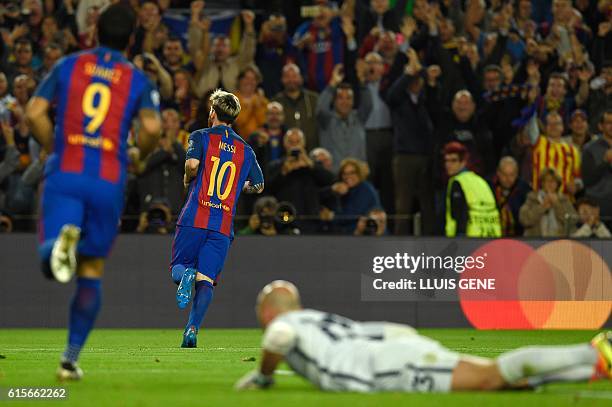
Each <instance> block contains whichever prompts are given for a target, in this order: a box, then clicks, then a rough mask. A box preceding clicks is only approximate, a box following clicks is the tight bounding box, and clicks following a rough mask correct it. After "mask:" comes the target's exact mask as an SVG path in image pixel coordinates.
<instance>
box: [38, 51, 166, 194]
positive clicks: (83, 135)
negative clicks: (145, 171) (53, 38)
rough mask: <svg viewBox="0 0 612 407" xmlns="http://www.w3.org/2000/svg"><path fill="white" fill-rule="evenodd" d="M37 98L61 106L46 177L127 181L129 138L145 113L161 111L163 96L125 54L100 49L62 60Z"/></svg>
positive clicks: (39, 88)
mask: <svg viewBox="0 0 612 407" xmlns="http://www.w3.org/2000/svg"><path fill="white" fill-rule="evenodd" d="M35 96H38V97H42V98H44V99H47V100H48V101H49V102H51V103H54V104H56V112H57V114H56V123H55V140H54V150H53V154H52V155H51V156H50V157H49V160H47V164H46V168H45V174H46V175H49V174H52V173H56V172H62V173H74V174H82V175H87V176H89V177H93V178H96V179H101V180H105V181H108V182H111V183H113V184H120V183H123V182H124V181H125V174H126V167H127V161H128V159H127V138H128V134H129V130H130V128H131V125H132V119H133V118H134V117H135V116H136V115H137V114H138V112H139V111H140V110H141V109H152V110H155V111H159V93H158V92H157V90H155V88H154V87H153V85H152V84H151V82H150V81H149V79H148V78H147V77H146V76H145V74H144V72H142V71H140V70H139V69H137V68H136V67H135V66H134V65H132V64H131V63H130V62H129V61H128V60H127V59H126V58H125V57H124V56H123V55H122V54H121V52H119V51H116V50H113V49H110V48H105V47H99V48H95V49H93V50H89V51H85V52H81V53H77V54H73V55H69V56H67V57H66V58H63V59H61V60H60V61H59V62H58V63H57V64H56V65H55V66H54V67H53V69H52V70H51V72H50V73H49V74H48V75H47V77H45V79H44V80H43V81H42V83H41V84H40V86H39V87H38V89H37V90H36V93H35Z"/></svg>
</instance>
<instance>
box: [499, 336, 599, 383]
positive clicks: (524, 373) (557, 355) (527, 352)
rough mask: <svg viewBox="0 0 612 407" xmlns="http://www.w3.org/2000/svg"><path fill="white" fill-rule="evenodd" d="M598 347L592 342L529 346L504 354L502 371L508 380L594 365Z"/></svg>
mask: <svg viewBox="0 0 612 407" xmlns="http://www.w3.org/2000/svg"><path fill="white" fill-rule="evenodd" d="M596 361H597V351H596V350H595V349H594V348H593V347H592V346H591V345H589V344H579V345H571V346H528V347H525V348H519V349H516V350H513V351H510V352H506V353H503V354H501V355H500V356H499V357H498V358H497V365H498V366H499V371H500V373H501V375H502V377H503V378H504V380H506V382H507V383H509V384H513V383H515V382H516V381H518V380H519V379H523V378H526V377H530V376H540V375H545V374H549V373H555V372H557V371H561V370H564V369H568V368H572V367H576V366H581V365H594V364H595V362H596Z"/></svg>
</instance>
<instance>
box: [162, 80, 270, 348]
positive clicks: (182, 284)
mask: <svg viewBox="0 0 612 407" xmlns="http://www.w3.org/2000/svg"><path fill="white" fill-rule="evenodd" d="M239 114H240V102H239V101H238V98H237V97H236V96H235V95H233V94H231V93H228V92H225V91H222V90H220V89H217V90H216V91H215V92H214V93H213V94H212V95H211V96H210V112H209V115H208V126H209V127H208V128H206V129H201V130H197V131H194V132H193V133H191V135H190V136H189V148H188V149H187V159H186V161H185V179H184V183H185V187H187V188H188V190H187V196H188V198H187V200H186V201H185V205H184V206H183V209H182V210H181V214H180V215H179V218H178V221H177V222H176V233H175V235H174V241H173V243H172V261H171V263H170V269H171V272H172V273H171V276H172V280H173V281H174V282H175V283H176V284H178V289H177V291H176V302H177V305H178V306H179V308H181V309H183V308H185V307H186V306H187V304H189V301H191V296H192V286H195V290H194V291H195V294H194V295H193V304H192V306H191V312H190V313H189V320H188V321H187V325H186V326H185V330H184V331H183V342H182V344H181V347H183V348H195V347H196V346H197V334H198V330H199V329H200V325H201V324H202V321H203V319H204V316H205V315H206V311H207V310H208V305H209V304H210V301H211V300H212V296H213V287H214V286H215V285H216V281H217V278H218V276H219V273H221V270H222V269H223V263H225V258H226V257H227V252H228V250H229V247H230V244H231V242H232V240H233V239H234V226H233V223H234V214H235V213H236V204H237V202H238V197H239V196H240V192H241V190H242V191H244V192H246V193H257V194H259V193H261V192H262V191H263V189H264V179H263V174H262V173H261V168H259V164H257V159H256V158H255V153H254V152H253V149H252V148H251V147H250V146H249V145H248V144H247V143H246V142H245V141H244V140H243V139H242V138H240V136H239V135H238V134H236V132H234V130H233V129H232V128H231V125H232V123H233V122H234V120H236V118H237V117H238V115H239Z"/></svg>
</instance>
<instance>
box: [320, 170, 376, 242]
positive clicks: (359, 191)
mask: <svg viewBox="0 0 612 407" xmlns="http://www.w3.org/2000/svg"><path fill="white" fill-rule="evenodd" d="M368 175H369V168H368V164H367V163H366V162H364V161H361V160H356V159H354V158H345V159H344V160H342V162H341V163H340V169H339V176H338V178H339V181H338V182H336V183H334V184H333V185H332V186H331V187H330V192H331V193H332V194H333V195H334V196H335V199H334V201H335V202H334V206H333V207H332V208H330V209H332V210H333V212H334V214H335V216H334V217H335V220H334V223H335V230H336V232H338V233H341V234H354V233H355V229H356V227H357V221H358V220H359V217H360V216H366V215H367V213H368V212H369V211H370V210H372V209H374V208H380V198H379V196H378V192H376V189H375V188H374V186H373V185H372V184H370V183H369V182H368V181H367V178H368Z"/></svg>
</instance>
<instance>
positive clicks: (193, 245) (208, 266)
mask: <svg viewBox="0 0 612 407" xmlns="http://www.w3.org/2000/svg"><path fill="white" fill-rule="evenodd" d="M229 247H230V238H229V237H227V236H225V235H224V234H222V233H219V232H215V231H214V230H208V229H201V228H194V227H191V226H181V225H177V226H176V232H175V234H174V241H173V242H172V261H171V262H170V270H172V267H174V266H175V265H177V264H182V265H183V266H185V267H186V268H195V269H196V270H198V272H200V273H202V274H204V275H205V276H206V277H208V278H210V279H211V280H212V281H214V282H216V281H217V278H218V277H219V274H220V273H221V270H222V269H223V264H224V263H225V258H226V257H227V252H228V251H229Z"/></svg>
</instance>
